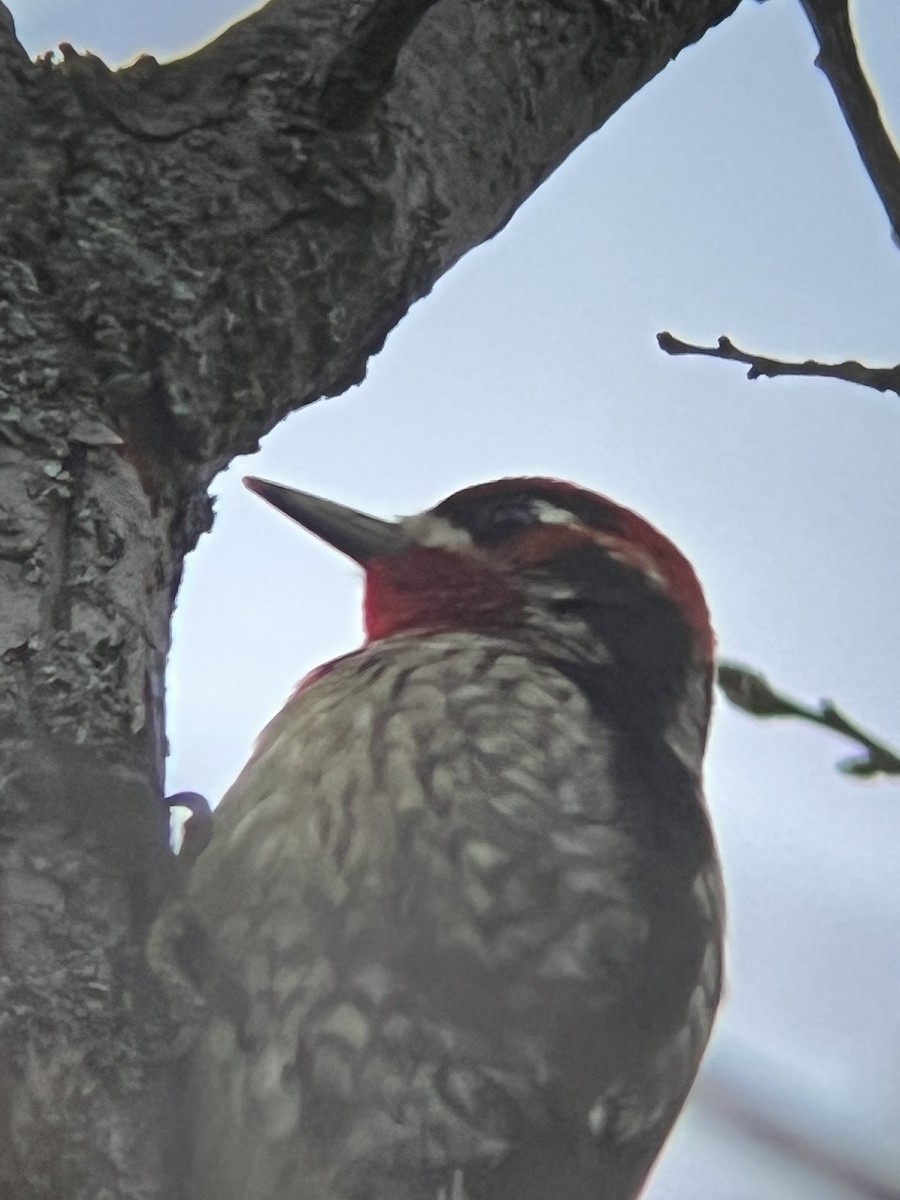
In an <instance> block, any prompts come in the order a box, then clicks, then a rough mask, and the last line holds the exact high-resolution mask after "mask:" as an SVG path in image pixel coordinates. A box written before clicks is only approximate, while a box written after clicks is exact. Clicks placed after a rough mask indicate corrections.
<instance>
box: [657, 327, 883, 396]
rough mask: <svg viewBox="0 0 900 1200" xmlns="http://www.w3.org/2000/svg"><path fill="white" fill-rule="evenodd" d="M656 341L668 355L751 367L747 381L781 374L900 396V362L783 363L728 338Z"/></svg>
mask: <svg viewBox="0 0 900 1200" xmlns="http://www.w3.org/2000/svg"><path fill="white" fill-rule="evenodd" d="M656 340H657V342H658V343H659V348H660V349H661V350H664V351H665V353H666V354H672V355H678V354H699V355H705V356H706V357H707V358H721V359H725V360H726V361H727V362H739V363H745V364H746V365H747V366H748V367H749V368H750V369H749V370H748V372H747V378H748V379H759V377H760V376H761V375H764V376H766V378H768V379H774V378H775V377H776V376H778V375H806V376H813V377H817V378H820V379H841V380H843V381H844V382H845V383H857V384H859V385H860V387H870V388H874V389H875V390H876V391H878V392H895V393H896V394H897V395H898V396H900V363H898V365H897V366H895V367H867V366H865V365H864V364H863V363H859V362H856V361H854V360H853V359H849V360H847V361H846V362H841V363H821V362H816V360H815V359H807V360H806V361H805V362H784V361H782V360H781V359H778V358H767V357H765V356H764V355H762V354H751V353H749V351H747V350H741V349H740V348H739V347H737V346H735V344H734V342H732V341H731V339H730V338H728V337H724V336H723V337H720V338H719V340H718V343H717V345H715V346H697V345H694V344H693V342H683V341H682V340H681V339H680V338H677V337H675V335H674V334H672V333H669V332H668V330H663V331H662V333H658V334H657V335H656Z"/></svg>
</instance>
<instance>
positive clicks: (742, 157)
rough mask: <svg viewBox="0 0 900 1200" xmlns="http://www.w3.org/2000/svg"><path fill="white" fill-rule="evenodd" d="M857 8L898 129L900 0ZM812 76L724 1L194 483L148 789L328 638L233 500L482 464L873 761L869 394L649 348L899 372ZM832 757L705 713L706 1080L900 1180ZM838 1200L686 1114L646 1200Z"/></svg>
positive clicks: (892, 582)
mask: <svg viewBox="0 0 900 1200" xmlns="http://www.w3.org/2000/svg"><path fill="white" fill-rule="evenodd" d="M8 2H9V0H8ZM13 9H14V14H15V16H16V18H17V25H18V30H19V34H20V37H21V38H22V39H23V41H24V42H25V44H26V45H27V47H28V48H29V50H30V51H31V52H33V53H38V52H40V51H43V50H46V49H48V48H50V47H53V46H55V45H57V44H58V43H59V42H61V41H70V42H72V43H73V44H74V45H75V46H76V47H78V48H79V49H81V48H87V49H91V50H93V51H94V52H96V53H98V54H100V55H101V56H102V57H104V58H105V59H106V60H107V61H108V62H109V63H110V64H112V65H115V64H118V63H122V62H126V61H128V60H129V59H131V58H132V57H134V56H135V55H136V54H138V53H140V52H150V53H153V54H155V55H156V56H157V57H159V58H165V57H171V56H175V55H177V54H179V53H184V52H185V51H186V50H187V49H189V48H191V47H194V46H196V45H198V44H199V43H202V42H203V41H205V40H207V39H208V38H209V37H210V36H211V35H212V34H214V33H215V32H217V31H218V30H220V29H221V28H223V27H224V26H226V25H227V24H229V23H230V22H231V21H232V20H233V19H234V17H235V16H236V15H237V14H238V13H239V12H240V11H241V7H240V6H239V5H235V4H233V3H228V0H205V2H204V3H200V2H195V3H194V4H193V5H186V4H184V3H183V2H181V0H155V3H154V4H152V5H148V4H145V3H137V2H136V0H19V3H18V4H15V3H14V4H13ZM855 10H856V19H857V23H858V31H859V35H860V39H861V42H862V45H863V49H864V52H865V57H866V63H867V66H868V69H869V70H870V73H871V76H872V78H873V80H874V81H875V82H876V84H877V87H878V89H879V92H880V94H881V97H882V100H883V102H884V106H885V110H886V112H888V113H889V114H890V117H891V119H892V121H893V124H894V128H895V130H896V129H898V128H900V72H898V70H897V64H898V63H900V2H898V0H858V3H857V4H856V6H855ZM814 56H815V44H814V41H813V39H812V36H811V34H810V32H809V30H808V27H807V26H806V22H805V18H804V17H803V14H802V11H801V9H800V6H799V4H798V3H796V2H795V0H768V2H767V3H765V4H757V3H751V2H747V0H745V3H744V4H743V5H742V7H741V9H740V10H739V12H738V13H737V14H736V15H735V16H734V17H732V18H730V19H729V20H728V21H726V22H725V23H724V24H723V25H722V26H721V27H719V28H718V29H716V30H714V31H713V32H712V33H711V34H709V35H708V36H707V37H706V38H704V40H703V42H702V43H701V44H700V45H699V46H697V47H694V48H691V49H689V50H686V51H685V52H684V53H683V54H682V55H681V56H680V57H679V59H678V60H677V62H675V63H673V64H672V65H671V66H670V67H669V68H668V69H667V70H666V71H665V72H663V74H662V75H661V76H660V77H659V78H657V79H656V80H655V81H654V82H653V83H652V84H650V85H649V86H647V87H646V88H645V89H644V90H643V91H642V92H641V93H640V94H639V95H638V96H637V97H635V99H633V100H632V101H631V102H630V103H629V104H627V105H626V106H625V108H624V109H623V110H622V111H621V112H620V113H618V114H617V115H616V116H615V117H613V118H612V120H611V121H610V122H609V123H608V125H607V126H606V128H605V129H603V130H601V131H600V133H598V134H597V135H595V136H594V137H593V138H592V139H591V140H590V141H589V142H588V143H586V144H585V145H584V146H582V147H581V148H580V149H579V150H578V151H577V152H576V153H575V154H573V155H572V156H571V158H570V159H569V160H568V162H566V163H565V164H564V165H563V166H562V167H561V168H560V169H559V170H558V171H557V172H556V174H555V175H554V176H553V177H552V178H551V179H550V180H549V181H548V182H547V183H546V184H545V185H544V186H543V187H542V188H541V190H540V191H539V192H538V193H537V194H536V195H535V196H534V197H533V198H532V199H531V200H530V201H529V202H528V203H527V204H526V205H525V206H524V207H523V208H522V209H521V210H520V212H519V213H518V214H517V215H516V216H515V217H514V219H513V220H512V221H511V223H510V224H509V226H508V227H507V228H506V229H505V230H504V231H503V232H502V233H501V234H499V235H498V236H497V237H496V238H495V239H494V240H493V241H491V242H489V243H488V244H487V245H485V246H483V247H481V248H479V249H477V250H475V251H473V252H472V253H471V254H469V255H468V256H467V258H465V259H464V260H463V261H462V262H461V263H460V264H458V265H457V266H456V267H455V268H454V269H453V270H452V271H451V272H450V274H449V275H448V276H447V277H446V278H445V279H443V280H441V281H440V282H439V283H438V285H437V286H436V287H435V289H434V292H433V294H432V295H431V296H430V297H428V298H427V299H425V300H423V301H422V302H420V303H419V304H417V305H416V306H415V307H414V309H413V310H412V312H411V313H410V314H409V316H407V317H406V318H405V320H404V321H403V322H402V323H401V325H400V326H399V327H398V329H397V330H396V331H395V333H393V334H392V335H391V337H390V338H389V339H388V343H387V346H386V347H385V349H384V351H383V352H382V353H381V354H380V355H379V356H378V357H377V358H376V359H374V360H373V361H372V363H371V364H370V370H369V375H368V378H367V379H366V381H365V382H364V383H363V384H362V385H361V386H359V387H357V388H353V389H352V390H351V391H350V392H348V393H347V394H346V395H345V396H343V397H341V398H339V399H337V400H330V401H327V402H324V403H322V404H319V405H315V406H313V407H310V408H308V409H306V410H305V411H303V412H301V413H298V414H296V415H295V416H293V417H292V418H290V419H289V420H287V421H286V422H284V423H283V424H282V425H281V426H280V427H279V428H278V429H276V430H275V432H274V433H273V434H272V435H271V436H270V437H269V438H268V439H267V440H266V441H265V443H264V446H263V449H262V451H261V452H260V453H259V454H258V455H256V456H254V457H253V458H247V459H242V460H239V461H238V462H237V463H236V464H235V467H234V468H233V469H232V470H231V471H229V472H228V473H226V474H225V475H224V476H223V477H221V478H220V480H219V481H218V482H217V485H216V487H215V489H214V490H215V491H216V493H217V494H218V501H217V506H216V507H217V513H218V517H217V521H216V527H215V530H214V532H213V534H212V535H211V536H208V537H205V538H203V540H202V543H201V545H200V547H199V548H198V550H197V551H196V553H195V554H194V555H193V556H192V559H191V561H190V563H189V566H188V570H187V577H186V580H185V584H184V587H183V589H182V594H181V599H180V603H179V608H178V612H177V615H176V623H175V643H174V651H173V655H172V660H171V670H170V707H169V718H170V741H171V747H172V756H171V759H170V773H169V786H170V790H172V791H175V790H180V789H190V790H195V791H203V792H205V793H206V794H207V795H209V796H210V797H212V798H218V797H219V796H220V795H221V793H222V792H223V790H224V789H225V788H226V787H227V785H228V783H229V782H230V780H231V779H232V778H233V777H234V775H235V774H236V772H237V770H238V769H239V767H240V766H241V764H242V762H243V761H244V759H245V758H246V756H247V754H248V752H249V749H250V746H251V744H252V741H253V738H254V737H255V734H256V733H257V732H258V730H259V729H260V728H261V726H262V725H263V723H264V722H265V720H266V719H267V718H268V717H269V716H270V715H271V714H272V713H273V712H274V711H275V710H276V709H277V708H278V707H280V705H281V704H282V703H283V701H284V699H285V697H286V696H287V694H288V692H289V691H290V689H291V687H292V686H293V684H294V683H295V681H296V680H297V679H298V678H299V677H301V676H302V675H303V674H304V673H305V672H306V671H307V670H308V669H309V668H310V667H311V666H313V665H314V664H316V663H317V662H320V661H322V660H324V659H327V658H329V657H331V656H334V655H336V654H339V653H342V652H344V651H346V650H347V649H349V648H351V647H352V646H353V645H354V644H355V643H356V642H357V641H358V640H359V637H360V618H359V599H360V588H359V581H358V579H357V577H356V575H355V573H354V570H353V568H352V567H351V566H350V565H349V564H348V563H346V562H345V561H343V560H342V559H341V558H340V557H339V556H338V555H336V554H334V553H333V552H329V551H328V550H327V549H326V548H325V547H323V546H322V545H320V544H318V543H317V542H316V541H315V540H314V539H312V538H310V537H308V536H305V535H303V534H302V533H301V532H300V531H299V530H297V529H296V528H294V527H292V526H290V524H289V523H288V522H287V521H285V520H284V519H283V518H280V517H279V516H278V514H276V513H274V512H273V511H272V510H271V509H268V508H267V506H265V505H263V504H261V503H260V502H259V501H258V500H256V499H255V498H254V497H252V496H251V495H250V494H249V493H247V492H246V491H244V490H243V489H242V488H241V487H240V485H239V478H240V476H241V475H242V474H245V473H248V472H252V473H254V474H260V475H263V476H266V477H269V478H272V479H276V480H280V481H282V482H285V483H289V484H294V485H296V486H299V487H302V488H304V489H307V490H310V491H317V492H321V493H323V494H325V495H328V496H331V497H333V498H335V499H338V500H342V501H346V502H348V503H351V504H354V505H357V506H361V507H365V508H368V509H370V510H371V511H373V512H376V513H379V514H382V515H392V514H398V513H407V512H413V511H416V510H418V509H421V508H424V507H427V506H430V505H431V504H433V503H434V502H436V501H437V500H438V499H440V498H441V497H443V496H444V495H446V494H447V493H449V492H450V491H453V490H455V489H456V488H459V487H461V486H463V485H465V484H468V483H473V482H476V481H479V480H484V479H488V478H492V477H496V476H500V475H509V474H516V475H518V474H532V473H533V474H547V475H557V476H562V477H565V478H570V479H573V480H575V481H577V482H579V483H581V484H584V485H585V486H587V487H590V488H594V489H596V490H598V491H602V492H605V493H608V494H609V495H611V496H613V497H615V498H616V499H617V500H619V501H621V502H622V503H625V504H627V505H629V506H631V507H634V508H636V509H638V510H639V511H640V512H642V513H643V514H644V515H646V516H647V517H648V518H649V519H651V520H652V521H653V522H654V523H656V524H657V525H659V526H660V527H661V528H662V529H663V530H665V531H666V532H667V533H668V534H669V535H670V536H671V537H672V538H673V539H674V540H676V541H677V542H678V544H679V545H680V546H681V547H682V548H683V549H684V550H685V552H686V553H687V554H688V555H689V556H690V558H691V559H692V561H693V562H694V564H695V566H696V568H697V571H698V573H699V575H700V577H701V579H702V580H703V581H704V584H705V586H706V589H707V593H708V597H709V601H710V604H711V607H712V611H713V615H714V619H715V624H716V628H717V631H718V636H719V644H720V649H721V652H722V655H723V656H725V657H729V658H739V659H741V660H744V661H746V662H749V663H752V664H753V665H755V666H756V667H759V668H761V669H763V670H764V671H765V672H766V673H767V674H768V675H769V676H770V678H771V679H772V680H773V681H775V682H777V683H778V684H780V685H782V686H783V687H784V688H785V689H787V690H789V691H790V692H792V693H793V694H796V695H798V696H802V697H805V698H807V699H809V700H811V701H815V700H817V699H818V698H820V697H822V696H829V697H832V698H834V699H835V700H836V701H837V702H838V703H839V704H841V705H842V706H843V707H844V708H845V709H846V710H847V711H849V712H850V713H851V714H853V715H854V716H855V717H856V718H857V719H858V720H859V721H861V722H862V723H863V724H865V725H867V726H869V727H871V728H872V729H873V730H875V731H876V732H879V733H882V734H883V735H885V736H886V737H888V738H891V737H892V738H893V739H894V742H895V744H896V742H898V741H900V693H898V686H897V681H898V679H900V612H898V603H897V598H898V595H900V522H898V520H897V511H898V470H897V463H898V457H900V455H898V442H900V402H898V400H897V398H896V397H890V396H879V395H878V394H876V393H875V392H870V391H863V390H861V389H856V390H854V389H852V388H850V387H848V386H846V385H840V384H836V383H828V382H815V381H805V380H779V381H758V382H755V383H751V382H748V381H747V380H746V378H745V377H744V374H743V372H742V371H741V369H740V368H739V367H736V366H734V365H728V364H723V363H717V362H713V361H710V360H705V359H704V360H693V359H671V358H667V357H666V356H664V355H663V354H661V353H660V352H659V351H658V349H657V347H656V344H655V334H656V333H657V332H658V331H659V330H661V329H670V330H672V331H673V332H675V333H677V334H680V335H681V336H683V337H686V338H688V339H690V340H697V341H704V342H707V343H711V342H713V341H714V340H715V339H716V337H718V336H719V335H720V334H722V333H727V334H729V335H730V336H731V337H732V338H733V339H734V340H735V341H736V342H738V344H740V345H741V346H744V347H747V348H750V349H753V350H756V351H759V352H764V353H768V354H772V355H784V356H787V357H793V358H807V357H818V358H822V359H829V360H839V359H844V358H860V359H862V360H863V361H866V362H869V363H872V364H885V365H886V364H890V363H894V362H896V361H897V360H898V358H900V338H898V330H900V255H898V252H897V249H896V248H895V247H894V246H892V244H891V240H890V236H889V229H888V225H887V221H886V218H885V216H884V214H883V212H882V210H881V208H880V206H879V204H878V202H877V199H876V197H875V195H874V193H873V191H872V188H871V186H870V184H869V182H868V179H867V178H866V176H865V175H864V173H863V171H862V169H861V167H860V166H859V164H858V161H857V158H856V154H855V150H854V148H853V145H852V142H851V140H850V137H849V135H848V133H847V132H846V130H845V128H844V126H843V124H842V122H841V120H840V118H839V114H838V111H837V107H836V104H835V102H834V99H833V97H832V95H831V93H830V91H829V88H828V86H827V83H826V81H825V80H824V77H823V76H821V74H820V73H818V72H817V71H816V69H815V68H814V66H813V59H814ZM850 749H852V748H850V747H846V746H845V745H843V744H840V743H839V742H838V740H837V739H834V738H832V737H830V736H829V735H827V734H825V733H823V732H820V731H817V730H814V729H811V728H804V727H801V726H798V725H796V724H780V725H774V726H773V725H765V724H762V723H754V722H753V721H752V720H750V719H749V718H747V717H745V716H743V715H742V714H739V713H736V712H734V711H728V710H727V709H726V708H725V707H724V705H721V706H720V707H719V709H718V713H717V717H716V723H715V732H714V737H713V742H712V749H711V753H710V760H709V773H708V788H707V791H708V795H709V800H710V805H711V808H712V811H713V815H714V819H715V822H716V826H717V829H718V833H719V838H720V841H721V848H722V854H723V858H724V863H725V870H726V876H727V882H728V885H729V894H730V905H731V937H730V972H729V974H730V986H729V997H728V1002H727V1006H726V1009H725V1011H724V1015H723V1017H722V1019H721V1021H720V1025H719V1030H718V1034H717V1038H716V1043H715V1046H714V1049H713V1053H712V1061H713V1063H714V1065H715V1066H716V1068H717V1071H719V1072H720V1073H723V1074H727V1075H728V1076H729V1077H736V1078H739V1079H740V1080H741V1081H743V1082H745V1083H747V1082H749V1083H750V1084H752V1085H753V1086H754V1088H756V1089H758V1091H759V1093H760V1094H761V1095H762V1096H764V1097H766V1098H768V1099H769V1100H770V1101H771V1104H772V1105H773V1106H774V1107H775V1108H776V1109H778V1108H781V1109H782V1110H784V1111H785V1112H786V1113H787V1114H788V1115H789V1116H790V1118H791V1119H792V1120H798V1121H801V1122H810V1123H811V1124H813V1125H814V1126H816V1127H817V1128H818V1129H820V1130H825V1131H827V1132H828V1136H829V1137H833V1139H834V1140H835V1142H839V1141H840V1140H841V1139H843V1138H844V1137H851V1138H852V1139H853V1140H854V1142H855V1143H856V1145H857V1146H858V1147H859V1148H860V1153H861V1154H862V1155H863V1157H864V1158H867V1159H869V1160H872V1159H874V1158H875V1157H877V1156H887V1157H888V1158H890V1157H891V1156H892V1157H893V1165H894V1168H895V1169H896V1170H897V1172H898V1174H900V1150H898V1139H897V1129H898V1127H900V1074H898V1062H900V1016H898V1014H900V882H898V872H897V858H898V846H900V789H898V787H897V786H896V785H890V784H880V785H860V784H857V783H854V782H852V781H850V780H847V779H845V778H843V777H841V776H840V775H839V774H837V773H836V771H835V770H834V763H835V761H836V760H837V759H839V758H840V757H842V756H843V755H845V754H846V753H848V751H849V750H850ZM867 1147H868V1148H867ZM853 1195H855V1193H853V1192H851V1191H847V1190H840V1189H838V1188H835V1189H833V1190H832V1191H828V1190H827V1188H826V1187H825V1186H824V1185H823V1184H822V1183H821V1181H817V1182H815V1181H811V1180H809V1179H807V1178H805V1177H803V1176H796V1175H790V1174H786V1173H785V1170H784V1167H783V1164H780V1163H778V1162H776V1161H774V1160H771V1161H770V1160H768V1159H767V1158H765V1157H764V1156H762V1155H761V1154H760V1153H758V1152H752V1153H751V1152H750V1151H748V1150H747V1148H746V1147H741V1146H738V1145H737V1144H735V1143H734V1142H733V1141H732V1140H731V1139H729V1138H728V1137H726V1136H725V1134H724V1133H723V1131H722V1130H719V1129H718V1128H716V1126H715V1125H714V1124H711V1123H710V1121H709V1118H708V1117H704V1115H703V1114H702V1113H696V1112H695V1113H692V1114H691V1115H690V1116H689V1118H688V1119H687V1121H685V1122H684V1124H683V1126H682V1128H680V1130H679V1132H678V1134H677V1136H676V1138H675V1141H674V1143H673V1144H672V1146H671V1148H670V1151H669V1153H668V1155H667V1156H666V1157H665V1159H664V1161H663V1163H662V1165H661V1166H660V1168H659V1169H658V1171H657V1174H656V1176H655V1178H654V1182H653V1184H652V1186H651V1188H650V1191H649V1196H650V1198H651V1200H676V1197H677V1198H679V1200H680V1198H686V1197H698V1198H699V1197H703V1200H717V1198H718V1197H721V1200H799V1198H801V1197H807V1196H808V1197H815V1198H816V1200H831V1198H832V1197H833V1198H834V1200H841V1198H843V1197H849V1196H853Z"/></svg>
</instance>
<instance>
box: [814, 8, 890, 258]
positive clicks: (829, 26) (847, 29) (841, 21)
mask: <svg viewBox="0 0 900 1200" xmlns="http://www.w3.org/2000/svg"><path fill="white" fill-rule="evenodd" d="M800 3H801V5H802V7H803V11H804V12H805V13H806V16H807V18H808V19H809V23H810V25H811V26H812V29H813V32H814V33H815V35H816V38H817V39H818V42H819V53H818V56H817V57H816V66H817V67H819V69H820V70H821V71H822V73H823V74H824V75H825V77H826V79H827V80H828V82H829V83H830V84H831V88H832V91H833V92H834V94H835V97H836V98H837V102H838V104H839V105H840V109H841V112H842V113H843V114H844V120H845V121H846V122H847V127H848V129H849V130H850V133H851V134H852V136H853V140H854V142H855V143H856V149H857V151H858V152H859V157H860V158H861V159H862V163H863V166H864V167H865V168H866V170H867V171H868V173H869V178H870V179H871V180H872V183H873V184H874V186H875V191H876V192H877V193H878V196H879V198H880V200H881V203H882V204H883V205H884V210H885V212H886V213H887V216H888V220H889V221H890V223H891V226H892V228H893V231H894V240H895V242H897V243H898V245H900V156H898V154H897V149H896V147H895V146H894V144H893V142H892V141H891V138H890V135H889V133H888V131H887V129H886V127H885V124H884V122H883V121H882V119H881V113H880V111H879V108H878V101H877V100H876V98H875V96H874V94H873V92H872V89H871V88H870V87H869V81H868V80H867V79H866V75H865V72H864V71H863V68H862V64H861V63H860V61H859V55H858V54H857V52H856V42H855V40H854V38H853V28H852V26H851V23H850V14H849V12H848V8H847V0H800Z"/></svg>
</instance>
